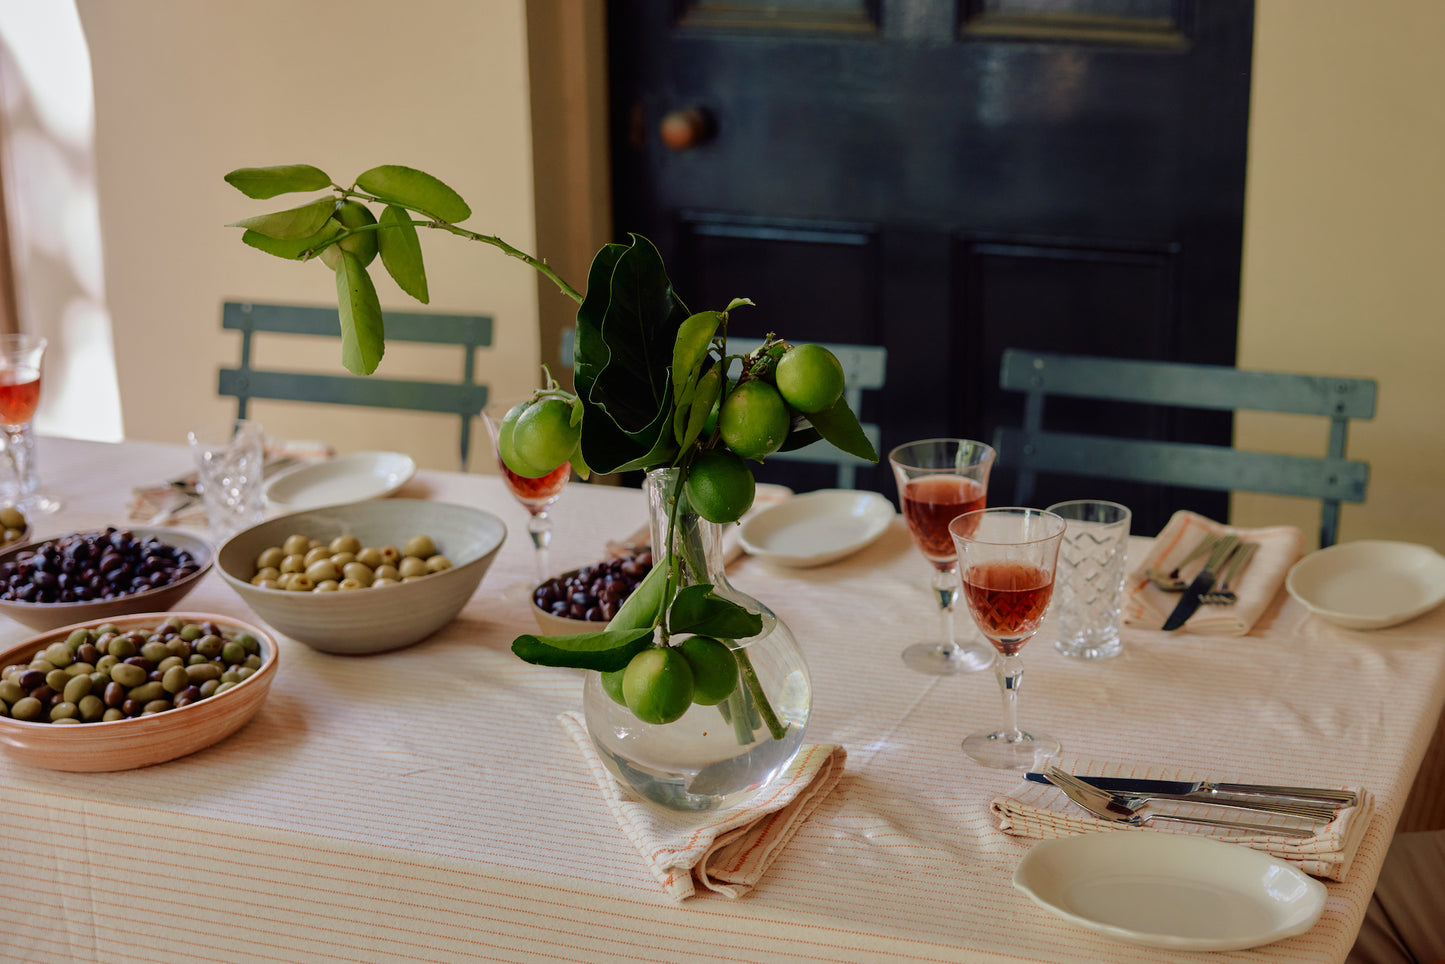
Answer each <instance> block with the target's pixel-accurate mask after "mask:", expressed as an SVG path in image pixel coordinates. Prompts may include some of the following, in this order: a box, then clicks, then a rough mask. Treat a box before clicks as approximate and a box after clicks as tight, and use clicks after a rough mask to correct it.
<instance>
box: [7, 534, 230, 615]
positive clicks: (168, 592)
mask: <svg viewBox="0 0 1445 964" xmlns="http://www.w3.org/2000/svg"><path fill="white" fill-rule="evenodd" d="M115 528H117V529H120V528H124V529H125V530H126V531H129V532H132V533H134V534H135V535H136V537H137V538H141V539H145V538H151V537H154V538H156V539H159V540H160V541H161V542H164V543H166V544H167V545H171V546H174V547H175V548H177V549H184V550H185V551H186V552H189V553H190V554H191V556H192V558H194V559H195V560H196V562H197V563H199V565H200V568H199V569H197V570H196V571H195V572H193V573H191V574H190V575H189V576H185V577H184V578H181V579H177V580H176V581H175V582H172V583H170V584H168V585H165V586H158V587H157V588H155V589H147V590H145V591H144V592H138V593H132V594H131V595H129V596H117V597H116V598H114V599H98V600H94V601H91V602H54V603H44V602H20V601H19V600H15V599H0V614H4V615H6V616H9V617H10V618H11V619H14V620H15V621H16V622H19V623H23V624H25V625H26V626H29V627H30V628H31V629H34V630H39V631H44V630H47V629H55V628H56V627H57V626H69V625H72V624H74V623H83V622H88V621H90V620H104V619H106V618H107V617H111V616H124V615H127V614H129V613H154V612H161V611H163V610H166V609H170V608H171V607H172V606H175V605H176V604H177V603H179V602H180V601H181V600H182V599H184V598H185V597H186V595H187V594H188V593H189V592H190V591H191V590H192V589H194V588H196V584H197V583H199V582H200V581H201V579H202V578H203V577H204V576H205V575H206V573H207V572H209V571H210V569H211V565H212V563H213V561H214V559H215V551H214V550H213V549H212V548H211V544H210V543H209V542H207V541H206V540H205V539H203V538H201V537H200V536H196V535H192V534H191V533H189V532H186V531H184V530H181V529H157V528H152V527H149V526H126V527H121V526H116V527H115ZM103 531H105V530H103V529H93V530H90V529H88V530H83V532H84V533H85V534H88V533H91V532H103ZM61 538H64V536H57V537H56V539H42V540H38V541H36V542H27V543H24V544H21V545H12V546H9V547H7V548H6V549H4V550H0V566H3V565H4V564H5V563H7V562H10V561H12V560H13V559H14V558H15V557H16V556H17V555H19V554H20V553H21V552H26V551H32V550H34V549H35V547H36V546H39V545H41V544H42V543H45V542H54V541H56V540H57V539H61Z"/></svg>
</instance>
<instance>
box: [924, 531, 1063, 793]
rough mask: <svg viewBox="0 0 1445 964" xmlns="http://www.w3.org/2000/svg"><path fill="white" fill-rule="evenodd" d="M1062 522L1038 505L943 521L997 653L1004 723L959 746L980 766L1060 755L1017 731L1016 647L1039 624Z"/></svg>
mask: <svg viewBox="0 0 1445 964" xmlns="http://www.w3.org/2000/svg"><path fill="white" fill-rule="evenodd" d="M1066 527H1067V523H1065V522H1064V520H1063V519H1062V518H1061V517H1059V516H1058V515H1055V514H1054V513H1052V512H1046V511H1044V510H1043V509H1023V508H1018V507H1010V508H1004V509H983V510H980V511H978V512H969V513H967V514H966V515H961V516H959V517H958V518H956V519H954V520H953V521H952V522H950V523H949V524H948V531H949V533H950V534H951V535H952V537H953V541H954V543H955V544H956V545H957V546H958V558H959V562H960V568H961V569H962V571H963V596H964V599H965V600H966V601H967V602H968V611H969V613H970V614H972V616H973V621H974V624H975V625H977V626H978V628H979V631H980V632H982V633H983V634H984V635H985V636H987V637H988V638H989V640H990V641H991V642H992V643H993V645H994V648H996V649H997V650H998V651H999V660H998V666H997V667H996V669H995V671H996V673H997V674H998V685H999V689H1000V690H1002V692H1003V713H1004V723H1003V726H1001V727H1000V728H998V729H997V730H992V731H988V730H986V731H984V732H982V733H974V734H972V735H970V736H968V737H967V738H966V739H964V741H963V752H965V753H967V754H968V755H969V756H970V757H972V758H973V759H974V760H977V761H978V762H979V763H982V764H983V765H984V766H990V767H999V768H1001V769H1010V770H1024V769H1031V768H1032V769H1039V768H1041V767H1042V765H1043V762H1044V761H1046V760H1048V759H1049V758H1051V757H1055V756H1058V754H1059V741H1058V740H1056V739H1054V738H1053V737H1051V736H1049V735H1048V734H1046V733H1038V732H1034V733H1026V732H1024V731H1023V730H1020V729H1019V723H1018V699H1019V684H1020V682H1021V680H1022V678H1023V660H1022V659H1021V658H1020V657H1019V651H1020V650H1021V649H1023V646H1024V643H1026V642H1028V640H1029V638H1030V637H1031V636H1033V634H1034V633H1036V632H1038V629H1039V623H1041V622H1043V619H1044V613H1045V612H1047V611H1048V608H1049V600H1050V599H1051V598H1052V597H1053V594H1054V567H1055V566H1056V565H1057V563H1058V559H1059V544H1060V543H1061V542H1062V541H1063V538H1064V529H1065V528H1066Z"/></svg>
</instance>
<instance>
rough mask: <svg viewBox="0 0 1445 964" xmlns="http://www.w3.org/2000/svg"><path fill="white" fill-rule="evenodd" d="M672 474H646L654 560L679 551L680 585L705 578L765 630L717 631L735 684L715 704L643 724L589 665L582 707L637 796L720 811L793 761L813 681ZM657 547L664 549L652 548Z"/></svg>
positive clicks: (780, 625) (793, 643)
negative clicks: (727, 568) (734, 573)
mask: <svg viewBox="0 0 1445 964" xmlns="http://www.w3.org/2000/svg"><path fill="white" fill-rule="evenodd" d="M678 475H679V473H678V470H677V469H655V470H653V471H652V472H649V473H648V475H647V481H646V484H645V486H644V488H645V490H646V492H647V497H648V509H649V512H650V516H651V525H652V545H653V547H654V550H653V560H654V561H653V564H654V565H657V566H665V565H668V564H669V561H670V559H671V558H676V559H677V560H678V562H679V569H680V573H679V576H680V586H679V588H681V587H685V586H691V585H697V584H707V585H710V586H712V587H713V592H714V593H716V594H717V595H719V596H721V597H723V598H725V599H728V600H730V601H732V602H734V603H737V604H738V605H740V606H742V607H743V608H745V609H747V610H748V611H750V612H753V613H757V614H758V615H759V616H761V617H762V622H763V628H762V632H760V633H758V635H756V636H751V637H748V638H746V639H735V640H733V639H730V640H724V642H726V643H727V644H728V645H729V646H730V647H731V648H732V649H733V652H734V653H735V655H736V656H737V661H738V685H737V687H736V689H734V690H733V693H732V695H731V696H729V697H728V698H727V699H726V700H724V701H723V702H721V703H719V704H717V705H715V706H703V705H700V704H696V703H694V704H693V705H692V706H691V707H689V708H688V711H687V712H686V713H684V714H683V715H682V716H681V717H680V718H678V719H676V720H674V721H672V722H671V723H663V724H655V723H644V722H642V721H641V720H639V719H638V718H637V717H636V716H634V715H633V713H632V711H631V710H629V709H628V708H627V707H625V706H622V705H621V704H619V703H617V702H616V701H614V700H613V699H612V698H611V697H610V696H608V695H607V691H606V690H604V689H603V687H602V677H601V674H600V673H588V674H587V682H586V684H585V685H584V687H583V711H584V715H585V717H586V721H587V730H588V733H589V734H590V735H591V737H592V743H593V745H594V746H595V747H596V748H597V752H598V755H599V756H601V758H602V761H603V763H605V764H606V765H607V768H608V769H609V770H611V771H612V773H613V775H614V776H616V777H617V779H618V780H620V781H621V782H622V784H623V785H624V786H626V787H628V788H630V789H631V790H632V791H633V792H634V793H636V794H637V795H638V796H639V797H641V798H643V799H644V800H649V801H651V802H652V803H655V804H658V805H660V806H663V807H666V808H668V809H672V810H719V809H723V808H726V807H734V806H737V805H739V804H741V803H744V802H746V801H747V800H748V799H750V798H751V797H753V796H754V795H755V794H757V793H759V792H760V791H762V790H763V789H764V788H766V787H767V786H768V784H770V783H771V782H772V781H773V780H774V779H775V778H776V777H777V776H778V775H779V774H781V773H782V772H783V770H784V769H785V768H786V767H787V765H788V764H789V763H790V762H792V759H793V757H794V756H796V755H797V753H798V749H799V747H801V746H802V745H803V732H804V730H805V729H806V728H807V725H808V714H809V711H810V710H811V709H812V704H813V690H812V685H811V683H810V681H809V678H808V665H807V662H806V661H805V660H804V659H803V652H802V650H801V649H799V648H798V642H797V640H796V639H794V638H793V634H792V632H791V631H790V630H789V629H788V627H787V624H786V623H784V622H783V621H782V620H781V619H779V618H778V617H777V615H776V614H774V613H773V611H772V610H770V609H769V608H768V607H767V606H764V605H763V604H762V603H761V602H759V601H758V600H756V599H754V598H753V597H751V596H749V595H747V594H746V593H743V592H740V591H738V590H737V589H735V588H733V586H732V585H731V584H729V583H728V580H727V575H726V573H725V572H724V570H723V554H722V527H721V526H719V525H717V524H715V523H711V522H706V521H704V520H702V519H701V518H699V517H698V516H697V515H696V513H693V512H691V511H689V510H688V507H687V505H686V504H685V501H684V504H683V505H681V506H679V505H677V500H678V499H679V498H684V497H683V495H682V487H681V486H680V485H679V484H678ZM669 522H672V523H673V526H672V538H671V540H670V541H669V539H668V531H669ZM659 546H663V547H666V550H667V551H666V552H659V551H657V548H656V547H659ZM681 638H684V637H679V636H674V638H673V640H672V641H673V642H674V643H676V642H679V641H680V640H681Z"/></svg>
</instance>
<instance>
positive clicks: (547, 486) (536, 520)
mask: <svg viewBox="0 0 1445 964" xmlns="http://www.w3.org/2000/svg"><path fill="white" fill-rule="evenodd" d="M519 401H521V399H513V400H512V401H509V402H502V403H499V404H496V405H488V406H487V407H486V408H485V409H483V410H482V420H483V421H485V422H486V423H487V431H488V432H489V433H490V434H491V437H492V452H493V453H494V454H495V455H496V456H497V469H498V470H499V471H500V472H501V474H502V481H504V482H505V483H506V484H507V489H508V490H509V491H510V492H511V493H512V495H513V496H515V497H516V499H517V501H518V502H520V503H522V506H523V508H525V509H526V510H527V512H528V514H529V515H530V516H531V518H529V519H528V520H527V533H528V534H529V535H530V536H531V537H532V546H533V547H534V548H535V549H536V550H537V552H536V557H537V582H539V583H540V582H542V581H543V580H545V579H546V578H547V577H548V576H549V575H551V573H550V572H548V567H547V548H548V546H550V545H551V544H552V520H551V519H550V518H548V516H547V511H548V510H549V509H550V508H551V506H552V503H553V502H556V501H557V498H558V496H560V495H561V494H562V489H564V488H565V487H566V485H567V480H568V479H569V478H570V477H571V475H572V463H571V462H563V463H562V464H561V465H559V466H558V467H557V468H555V469H553V470H552V471H551V472H548V473H547V474H546V475H544V476H541V477H540V478H535V479H529V478H527V477H526V476H522V475H518V474H517V473H515V472H513V471H512V470H511V469H509V468H507V465H506V463H505V462H503V461H502V454H501V452H500V451H498V449H497V433H498V432H500V431H501V428H502V418H503V416H505V415H506V414H507V412H508V411H510V410H511V408H512V406H513V405H515V404H517V403H518V402H519Z"/></svg>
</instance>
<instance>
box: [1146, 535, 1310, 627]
mask: <svg viewBox="0 0 1445 964" xmlns="http://www.w3.org/2000/svg"><path fill="white" fill-rule="evenodd" d="M1209 535H1236V536H1238V537H1239V538H1240V539H1241V540H1244V541H1248V542H1254V543H1258V545H1259V548H1258V549H1257V550H1256V551H1255V553H1254V558H1253V559H1252V560H1250V563H1249V567H1248V568H1247V569H1245V571H1244V573H1243V575H1242V576H1241V577H1240V580H1239V584H1238V585H1237V586H1235V587H1234V589H1235V591H1236V592H1237V593H1238V595H1239V601H1238V602H1235V603H1234V604H1232V605H1228V606H1211V605H1205V606H1200V607H1199V609H1198V610H1197V611H1196V612H1195V613H1194V615H1193V616H1191V617H1190V619H1189V622H1188V623H1187V624H1186V629H1187V630H1188V631H1189V632H1191V633H1201V634H1208V635H1215V636H1245V635H1248V633H1249V631H1250V630H1251V629H1252V628H1253V627H1254V624H1255V622H1256V621H1257V620H1258V619H1259V617H1260V616H1261V615H1263V613H1264V611H1265V610H1266V609H1267V608H1269V605H1270V603H1271V602H1273V601H1274V597H1275V596H1276V595H1278V594H1279V590H1280V587H1281V586H1283V585H1284V579H1285V576H1287V575H1288V574H1289V570H1290V567H1291V566H1293V565H1294V564H1295V563H1296V562H1297V561H1298V560H1299V558H1300V555H1301V554H1302V552H1303V549H1304V537H1303V536H1302V535H1300V531H1299V529H1297V528H1295V527H1294V526H1273V527H1270V528H1263V529H1240V528H1236V527H1231V526H1226V525H1221V524H1220V523H1218V522H1215V521H1213V520H1211V519H1207V518H1205V517H1204V516H1202V515H1199V514H1198V513H1195V512H1188V511H1184V510H1181V511H1179V512H1176V513H1174V515H1173V516H1171V517H1170V519H1169V522H1168V524H1166V525H1165V526H1164V528H1163V529H1162V530H1160V532H1159V536H1158V538H1156V539H1155V540H1154V546H1153V548H1152V549H1151V550H1150V552H1149V555H1148V557H1147V558H1145V560H1144V562H1143V563H1142V564H1141V565H1140V566H1139V567H1138V568H1137V569H1135V570H1134V571H1133V572H1132V573H1130V574H1129V577H1128V578H1127V579H1126V580H1125V581H1124V607H1123V608H1124V624H1125V625H1126V626H1133V627H1135V628H1138V629H1160V628H1162V627H1163V625H1164V620H1165V619H1167V618H1168V616H1169V614H1170V613H1171V612H1172V611H1173V610H1174V606H1175V604H1176V603H1178V602H1179V596H1180V594H1179V593H1177V592H1165V591H1164V590H1162V589H1160V588H1159V587H1158V586H1156V585H1154V584H1153V583H1152V582H1150V581H1149V577H1148V576H1146V575H1145V574H1144V573H1145V570H1147V569H1149V568H1151V567H1152V568H1154V569H1160V570H1163V571H1164V572H1169V571H1170V570H1172V569H1173V568H1174V567H1175V566H1176V565H1178V564H1179V562H1180V561H1181V560H1182V559H1183V558H1184V557H1185V556H1187V555H1188V554H1189V551H1190V550H1191V549H1193V548H1194V547H1195V546H1197V545H1198V544H1199V542H1200V540H1202V539H1203V538H1204V537H1205V536H1209ZM1201 565H1202V563H1191V564H1190V566H1189V567H1187V568H1186V569H1185V570H1184V572H1183V574H1182V575H1183V578H1185V579H1190V578H1192V577H1193V576H1194V575H1196V574H1197V573H1198V571H1199V567H1200V566H1201Z"/></svg>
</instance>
